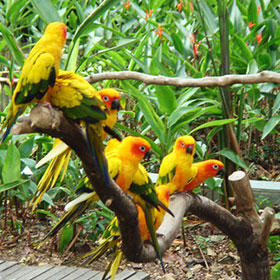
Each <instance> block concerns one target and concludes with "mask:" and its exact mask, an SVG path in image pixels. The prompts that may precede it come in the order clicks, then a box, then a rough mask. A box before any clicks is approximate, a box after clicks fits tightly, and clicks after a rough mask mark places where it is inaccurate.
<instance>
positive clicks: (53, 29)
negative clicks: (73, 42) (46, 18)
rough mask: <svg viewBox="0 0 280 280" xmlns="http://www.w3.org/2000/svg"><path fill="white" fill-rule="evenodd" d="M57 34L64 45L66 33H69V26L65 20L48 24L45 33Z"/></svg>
mask: <svg viewBox="0 0 280 280" xmlns="http://www.w3.org/2000/svg"><path fill="white" fill-rule="evenodd" d="M49 34H50V35H56V36H57V38H61V39H62V42H61V44H62V45H64V44H65V43H66V34H67V27H66V25H65V24H64V23H63V22H59V21H56V22H51V23H49V24H48V26H47V28H46V30H45V33H44V35H49Z"/></svg>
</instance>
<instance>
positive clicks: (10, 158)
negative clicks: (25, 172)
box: [2, 142, 20, 183]
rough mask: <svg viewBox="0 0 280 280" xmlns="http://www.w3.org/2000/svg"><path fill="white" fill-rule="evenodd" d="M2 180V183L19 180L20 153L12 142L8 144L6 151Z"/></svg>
mask: <svg viewBox="0 0 280 280" xmlns="http://www.w3.org/2000/svg"><path fill="white" fill-rule="evenodd" d="M2 178H3V182H4V183H10V182H14V181H17V180H20V153H19V151H18V149H17V147H16V146H15V144H14V143H13V142H11V143H10V145H9V147H8V149H7V154H6V157H5V160H4V165H3V170H2Z"/></svg>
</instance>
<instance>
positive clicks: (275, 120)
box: [262, 114, 280, 139]
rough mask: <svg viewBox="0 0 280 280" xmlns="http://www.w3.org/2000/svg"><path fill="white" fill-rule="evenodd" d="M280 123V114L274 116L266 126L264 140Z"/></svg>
mask: <svg viewBox="0 0 280 280" xmlns="http://www.w3.org/2000/svg"><path fill="white" fill-rule="evenodd" d="M279 122H280V114H279V115H277V116H273V117H272V118H271V119H270V120H269V121H268V122H267V123H266V125H265V126H264V129H263V135H262V139H264V138H265V137H266V136H267V135H268V134H269V133H270V132H271V131H272V130H273V128H274V127H275V126H276V125H278V123H279Z"/></svg>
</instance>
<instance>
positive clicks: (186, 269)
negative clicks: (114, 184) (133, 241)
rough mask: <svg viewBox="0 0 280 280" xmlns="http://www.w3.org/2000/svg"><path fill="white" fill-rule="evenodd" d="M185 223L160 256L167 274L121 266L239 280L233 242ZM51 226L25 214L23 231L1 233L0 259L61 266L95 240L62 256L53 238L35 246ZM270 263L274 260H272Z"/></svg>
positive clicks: (166, 277)
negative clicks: (57, 250)
mask: <svg viewBox="0 0 280 280" xmlns="http://www.w3.org/2000/svg"><path fill="white" fill-rule="evenodd" d="M191 220H192V221H190V220H187V221H186V222H185V231H184V232H185V242H186V244H185V245H184V240H183V238H182V233H180V234H179V235H178V236H177V238H176V239H175V240H174V242H173V244H172V246H171V247H170V248H169V250H167V252H166V253H165V254H164V256H163V261H164V264H165V269H166V274H163V272H162V271H161V267H160V264H159V263H158V262H157V261H155V262H152V263H146V264H138V263H132V262H128V261H127V260H125V259H124V260H123V261H122V263H121V266H120V270H122V269H125V268H127V269H130V270H135V271H145V272H147V273H148V274H150V276H151V279H154V280H156V279H163V280H181V279H194V280H196V279H197V280H198V279H209V280H210V279H213V280H218V279H224V280H227V279H241V269H240V265H239V257H238V255H237V252H236V249H235V248H234V245H233V244H232V242H231V241H230V240H229V239H228V238H227V237H226V236H225V235H223V234H222V233H221V232H220V231H219V230H217V229H216V228H213V227H212V226H211V224H209V223H199V222H198V221H197V218H196V217H195V216H191ZM49 228H50V227H49V226H47V222H40V221H38V220H37V219H34V218H32V217H28V218H27V219H26V221H25V226H24V232H23V233H22V234H18V233H17V232H16V231H10V232H4V231H2V232H1V233H0V236H2V237H1V240H0V260H14V261H19V262H21V263H23V264H26V265H42V264H45V263H48V264H54V265H61V264H64V262H65V261H68V260H73V259H75V256H78V255H81V254H83V253H85V252H87V251H88V250H89V249H90V248H94V243H92V242H87V243H84V244H82V243H81V241H80V242H79V241H78V242H77V243H76V244H75V246H74V250H71V251H69V252H67V253H64V254H62V255H60V254H58V253H56V252H55V250H54V249H53V248H54V247H55V239H52V240H51V241H48V242H46V243H45V244H44V245H43V246H42V247H41V248H40V249H34V247H33V244H34V242H36V241H37V242H38V241H39V240H41V239H42V237H43V236H44V235H45V233H46V232H47V230H48V229H49ZM109 261H110V256H108V257H103V258H102V259H100V260H98V261H97V262H95V263H93V264H92V265H83V264H82V263H81V261H74V262H73V263H71V264H68V265H71V266H83V267H90V268H92V269H93V270H99V271H104V269H105V268H106V266H107V264H108V263H109ZM272 264H273V263H272Z"/></svg>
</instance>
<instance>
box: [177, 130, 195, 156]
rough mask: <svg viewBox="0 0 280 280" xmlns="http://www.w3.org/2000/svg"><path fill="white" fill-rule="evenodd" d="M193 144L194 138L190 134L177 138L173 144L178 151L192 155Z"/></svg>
mask: <svg viewBox="0 0 280 280" xmlns="http://www.w3.org/2000/svg"><path fill="white" fill-rule="evenodd" d="M194 145H195V140H194V138H193V137H192V136H190V135H184V136H180V137H178V138H177V140H176V142H175V145H174V150H175V151H176V152H180V153H181V152H185V153H187V154H190V155H192V156H193V155H194V153H195V147H194Z"/></svg>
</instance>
